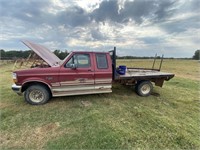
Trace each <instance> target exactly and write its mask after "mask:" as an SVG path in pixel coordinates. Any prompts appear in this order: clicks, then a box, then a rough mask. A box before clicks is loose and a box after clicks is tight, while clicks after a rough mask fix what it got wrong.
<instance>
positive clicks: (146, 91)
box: [135, 81, 153, 96]
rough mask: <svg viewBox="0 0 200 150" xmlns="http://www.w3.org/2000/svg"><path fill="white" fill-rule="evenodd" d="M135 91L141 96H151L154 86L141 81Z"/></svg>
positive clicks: (148, 82)
mask: <svg viewBox="0 0 200 150" xmlns="http://www.w3.org/2000/svg"><path fill="white" fill-rule="evenodd" d="M135 90H136V93H137V94H138V95H140V96H149V95H150V94H151V92H152V90H153V85H152V83H151V82H150V81H140V82H138V83H137V84H136V88H135Z"/></svg>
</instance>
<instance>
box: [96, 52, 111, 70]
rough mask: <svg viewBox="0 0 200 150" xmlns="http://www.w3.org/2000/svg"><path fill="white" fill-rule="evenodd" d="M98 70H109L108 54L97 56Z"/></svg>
mask: <svg viewBox="0 0 200 150" xmlns="http://www.w3.org/2000/svg"><path fill="white" fill-rule="evenodd" d="M96 61H97V68H98V69H108V62H107V58H106V54H96Z"/></svg>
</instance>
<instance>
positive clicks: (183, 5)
mask: <svg viewBox="0 0 200 150" xmlns="http://www.w3.org/2000/svg"><path fill="white" fill-rule="evenodd" d="M199 8H200V0H91V1H85V0H9V1H8V0H0V14H1V15H0V24H1V27H0V34H1V38H0V49H4V50H12V49H14V50H27V49H28V48H27V47H25V46H24V45H23V44H22V43H21V42H20V40H24V39H26V40H30V41H33V42H35V43H40V44H42V45H45V46H46V47H48V48H49V49H51V50H55V49H60V50H68V51H72V50H73V51H74V50H79V51H80V50H81V51H82V50H87V51H108V50H111V49H112V48H113V47H114V46H116V47H117V50H118V51H117V54H118V55H120V56H123V55H132V56H154V55H155V53H158V54H160V55H161V54H164V55H165V56H166V57H192V56H193V54H194V52H195V50H197V49H200V44H199V43H200V9H199Z"/></svg>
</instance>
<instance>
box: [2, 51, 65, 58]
mask: <svg viewBox="0 0 200 150" xmlns="http://www.w3.org/2000/svg"><path fill="white" fill-rule="evenodd" d="M30 53H31V50H26V51H15V50H11V51H5V50H3V49H1V50H0V57H1V59H2V60H10V59H13V60H15V59H18V58H27V57H28V56H29V55H30ZM54 54H55V55H56V56H57V57H58V58H60V59H61V60H63V59H64V58H65V57H66V56H67V55H68V54H69V53H68V52H67V51H64V52H63V51H61V50H55V51H54Z"/></svg>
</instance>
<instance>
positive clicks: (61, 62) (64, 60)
mask: <svg viewBox="0 0 200 150" xmlns="http://www.w3.org/2000/svg"><path fill="white" fill-rule="evenodd" d="M71 54H72V52H70V53H69V54H68V55H67V57H65V59H63V60H62V61H60V65H62V64H63V63H64V62H66V60H67V59H68V58H69V57H70V56H71Z"/></svg>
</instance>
